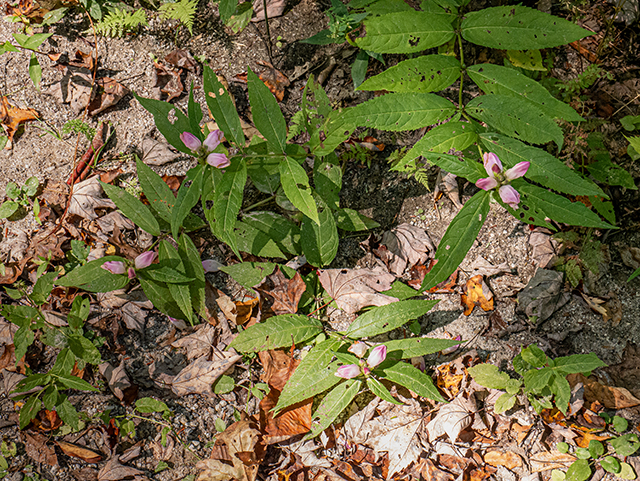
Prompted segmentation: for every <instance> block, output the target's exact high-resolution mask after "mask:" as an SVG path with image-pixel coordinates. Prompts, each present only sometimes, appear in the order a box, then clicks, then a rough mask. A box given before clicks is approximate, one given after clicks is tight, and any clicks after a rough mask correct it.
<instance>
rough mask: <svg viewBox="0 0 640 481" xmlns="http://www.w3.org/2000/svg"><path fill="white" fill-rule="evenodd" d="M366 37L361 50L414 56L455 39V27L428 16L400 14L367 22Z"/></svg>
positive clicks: (358, 40) (441, 18)
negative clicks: (416, 53) (414, 53)
mask: <svg viewBox="0 0 640 481" xmlns="http://www.w3.org/2000/svg"><path fill="white" fill-rule="evenodd" d="M364 28H365V31H366V36H365V37H361V38H358V39H356V44H357V45H358V47H360V48H361V49H364V50H368V51H370V52H377V53H412V52H420V51H422V50H426V49H428V48H432V47H437V46H438V45H442V44H443V43H446V42H448V41H449V40H451V39H452V38H453V36H454V32H453V26H452V25H451V22H449V21H447V20H446V19H445V18H443V17H441V16H436V15H431V14H430V13H428V12H413V11H409V12H398V13H390V14H388V15H381V16H379V17H372V18H369V19H367V20H365V21H364Z"/></svg>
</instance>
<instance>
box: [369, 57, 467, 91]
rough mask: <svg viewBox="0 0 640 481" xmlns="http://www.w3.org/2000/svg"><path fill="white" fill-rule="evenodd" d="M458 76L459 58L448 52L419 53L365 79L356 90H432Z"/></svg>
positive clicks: (454, 79)
mask: <svg viewBox="0 0 640 481" xmlns="http://www.w3.org/2000/svg"><path fill="white" fill-rule="evenodd" d="M459 77H460V62H459V61H458V59H457V58H455V57H449V56H448V55H422V56H420V57H418V58H412V59H409V60H405V61H403V62H400V63H399V64H398V65H396V66H394V67H390V68H388V69H387V70H385V71H384V72H382V73H381V74H378V75H376V76H375V77H371V78H370V79H368V80H366V81H365V82H364V83H363V84H362V85H360V87H358V90H388V91H389V92H425V93H426V92H436V91H438V90H442V89H444V88H446V87H448V86H449V85H451V84H452V83H453V82H455V81H456V79H458V78H459Z"/></svg>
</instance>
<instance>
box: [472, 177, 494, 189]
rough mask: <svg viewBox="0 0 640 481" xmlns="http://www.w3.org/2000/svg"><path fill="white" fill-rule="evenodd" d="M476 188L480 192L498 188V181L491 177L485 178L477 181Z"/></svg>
mask: <svg viewBox="0 0 640 481" xmlns="http://www.w3.org/2000/svg"><path fill="white" fill-rule="evenodd" d="M476 186H477V187H478V188H479V189H482V190H491V189H495V188H496V187H498V181H497V180H496V179H494V178H493V177H485V178H484V179H478V180H477V181H476Z"/></svg>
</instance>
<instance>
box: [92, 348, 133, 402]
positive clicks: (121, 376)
mask: <svg viewBox="0 0 640 481" xmlns="http://www.w3.org/2000/svg"><path fill="white" fill-rule="evenodd" d="M98 369H99V371H100V374H102V375H103V376H104V378H105V379H106V380H107V384H108V385H109V389H111V392H112V393H113V394H114V395H115V396H116V397H117V398H118V399H120V400H121V401H122V400H123V399H124V391H125V390H126V389H127V388H129V387H131V382H130V381H129V377H128V376H127V371H126V370H125V367H124V358H122V361H121V362H120V365H119V366H118V367H115V368H114V367H113V366H112V365H111V363H109V362H103V363H102V364H100V365H99V366H98Z"/></svg>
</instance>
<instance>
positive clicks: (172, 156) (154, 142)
mask: <svg viewBox="0 0 640 481" xmlns="http://www.w3.org/2000/svg"><path fill="white" fill-rule="evenodd" d="M140 148H141V150H142V161H143V162H144V163H145V164H147V165H164V164H167V163H169V162H172V161H174V160H176V159H177V158H178V157H180V153H179V152H177V151H176V150H174V148H173V147H171V146H170V145H169V143H168V142H167V141H166V140H165V139H164V138H161V139H155V138H153V137H151V136H150V135H147V136H145V138H144V139H143V140H142V145H141V146H140Z"/></svg>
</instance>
